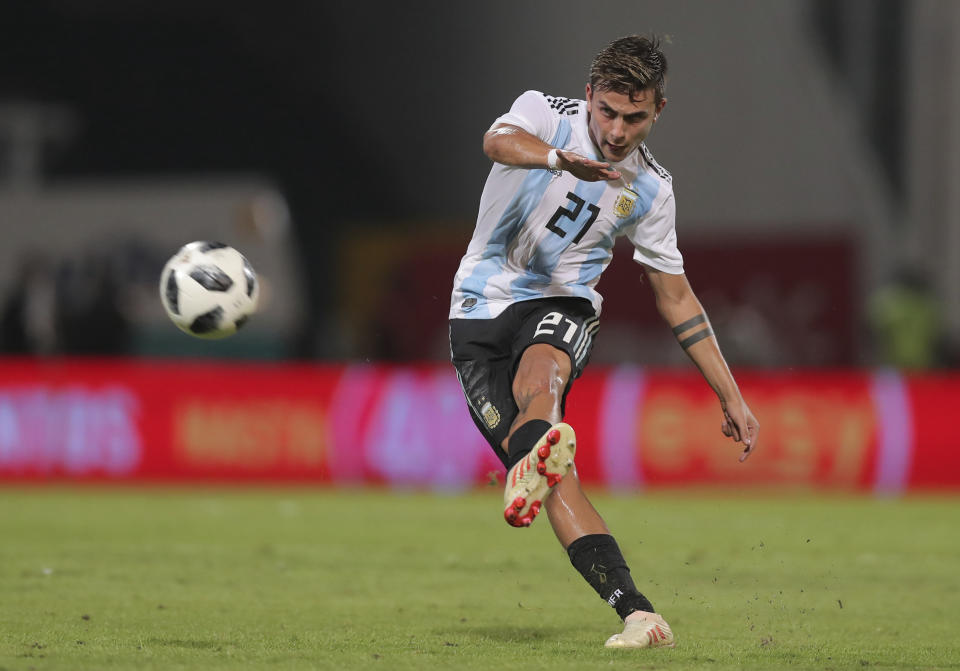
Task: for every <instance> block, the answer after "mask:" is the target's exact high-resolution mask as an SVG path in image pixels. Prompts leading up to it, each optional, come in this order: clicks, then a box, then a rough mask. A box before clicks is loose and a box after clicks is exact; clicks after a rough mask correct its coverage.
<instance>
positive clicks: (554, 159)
mask: <svg viewBox="0 0 960 671" xmlns="http://www.w3.org/2000/svg"><path fill="white" fill-rule="evenodd" d="M547 167H548V168H550V169H551V170H560V157H559V156H557V148H556V147H554V148H553V149H551V150H550V151H548V152H547Z"/></svg>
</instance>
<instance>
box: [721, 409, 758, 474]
mask: <svg viewBox="0 0 960 671" xmlns="http://www.w3.org/2000/svg"><path fill="white" fill-rule="evenodd" d="M720 405H721V407H722V408H723V422H722V423H721V424H720V430H721V431H722V432H723V435H725V436H726V437H727V438H733V439H734V440H735V441H736V442H738V443H740V442H742V443H743V445H744V447H743V454H741V455H740V461H741V462H743V461H746V460H747V457H749V456H750V455H751V454H753V451H754V450H756V449H757V435H758V434H759V432H760V422H758V421H757V418H756V417H754V416H753V413H752V412H750V408H748V407H747V404H746V403H744V402H743V399H738V400H736V401H734V402H732V403H721V404H720Z"/></svg>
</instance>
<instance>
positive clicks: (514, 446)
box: [507, 419, 553, 471]
mask: <svg viewBox="0 0 960 671" xmlns="http://www.w3.org/2000/svg"><path fill="white" fill-rule="evenodd" d="M551 426H553V424H551V423H550V422H548V421H546V420H545V419H531V420H530V421H529V422H524V423H523V424H521V425H520V426H519V427H517V428H516V429H514V431H513V435H512V436H510V440H509V441H508V442H507V447H508V448H509V449H508V450H507V460H508V465H507V470H508V471H509V470H510V469H511V468H513V467H514V465H515V464H516V463H517V462H518V461H520V460H521V459H523V458H524V457H525V456H527V453H528V452H529V451H530V450H532V449H533V445H534V443H536V442H537V441H538V440H540V436H542V435H543V434H545V433H546V432H547V431H549V430H550V427H551Z"/></svg>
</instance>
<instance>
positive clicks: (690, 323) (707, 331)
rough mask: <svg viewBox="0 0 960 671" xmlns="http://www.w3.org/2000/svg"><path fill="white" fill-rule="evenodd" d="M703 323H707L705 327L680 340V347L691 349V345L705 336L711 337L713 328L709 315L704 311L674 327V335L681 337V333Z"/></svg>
mask: <svg viewBox="0 0 960 671" xmlns="http://www.w3.org/2000/svg"><path fill="white" fill-rule="evenodd" d="M701 324H703V325H705V328H703V329H700V330H699V331H697V332H696V333H694V334H693V335H690V336H687V337H686V338H683V339H682V340H680V347H682V348H683V349H689V348H690V346H691V345H694V344H696V343H698V342H700V341H701V340H703V339H704V338H709V337H710V336H712V335H713V329H712V328H710V323H709V322H707V316H706V315H705V314H703V313H702V312H701V313H700V314H698V315H697V316H696V317H691V318H690V319H688V320H687V321H685V322H682V323H680V324H677V325H676V326H674V327H673V335H675V336H676V337H677V338H680V335H681V334H683V333H686V332H687V331H689V330H690V329H692V328H694V327H695V326H700V325H701Z"/></svg>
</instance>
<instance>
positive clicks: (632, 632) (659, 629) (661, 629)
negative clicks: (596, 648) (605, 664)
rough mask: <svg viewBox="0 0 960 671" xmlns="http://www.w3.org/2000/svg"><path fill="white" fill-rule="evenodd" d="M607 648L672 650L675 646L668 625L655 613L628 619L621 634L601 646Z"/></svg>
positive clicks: (615, 635)
mask: <svg viewBox="0 0 960 671" xmlns="http://www.w3.org/2000/svg"><path fill="white" fill-rule="evenodd" d="M603 645H604V647H607V648H672V647H673V646H674V645H676V640H675V639H674V638H673V631H672V630H671V629H670V625H669V624H667V623H666V621H664V619H663V618H662V617H660V616H659V615H657V614H656V613H644V616H643V617H634V618H631V619H628V620H627V621H626V622H625V623H624V625H623V632H622V633H620V634H614V635H613V636H611V637H610V638H608V639H607V642H606V643H604V644H603Z"/></svg>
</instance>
